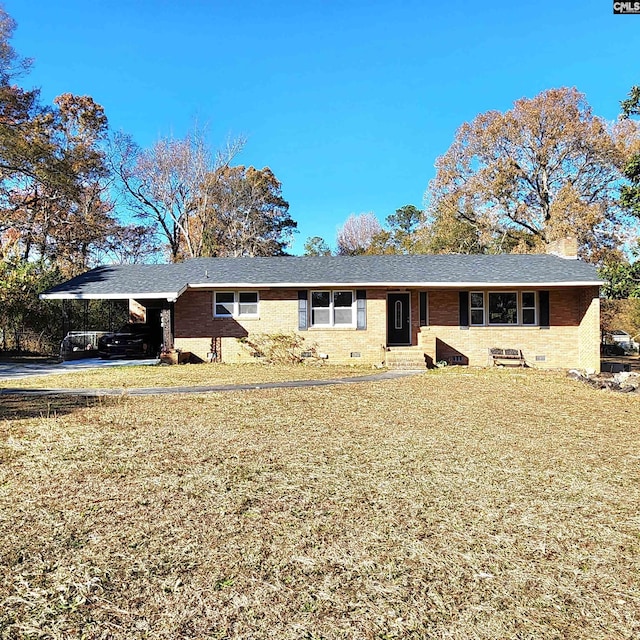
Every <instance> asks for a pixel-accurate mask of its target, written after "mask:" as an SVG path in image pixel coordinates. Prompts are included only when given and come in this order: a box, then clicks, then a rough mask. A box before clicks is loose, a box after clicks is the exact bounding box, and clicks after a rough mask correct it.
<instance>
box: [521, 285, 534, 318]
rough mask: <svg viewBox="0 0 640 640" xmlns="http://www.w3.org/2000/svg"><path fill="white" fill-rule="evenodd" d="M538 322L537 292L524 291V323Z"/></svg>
mask: <svg viewBox="0 0 640 640" xmlns="http://www.w3.org/2000/svg"><path fill="white" fill-rule="evenodd" d="M535 323H536V292H535V291H523V292H522V324H535Z"/></svg>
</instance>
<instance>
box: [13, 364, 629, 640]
mask: <svg viewBox="0 0 640 640" xmlns="http://www.w3.org/2000/svg"><path fill="white" fill-rule="evenodd" d="M47 384H49V383H47ZM9 386H15V385H13V384H11V385H9ZM83 386H84V384H83ZM100 386H102V385H100ZM136 386H145V383H142V382H136ZM639 417H640V397H638V395H637V394H631V395H624V394H613V393H608V392H602V391H596V390H594V389H591V388H590V387H588V386H586V385H582V384H580V383H578V382H574V381H571V380H568V379H566V378H564V377H562V376H559V375H554V374H544V373H540V372H535V371H513V370H507V371H500V370H490V371H484V370H479V371H474V370H470V369H469V370H467V369H458V368H451V369H450V370H442V371H434V372H429V373H425V374H421V375H418V376H415V377H412V378H404V379H399V380H393V381H385V382H369V383H363V384H359V385H355V386H352V385H349V386H335V387H319V388H308V389H273V390H261V391H250V392H237V393H228V394H220V395H218V394H214V395H199V396H177V395H176V396H166V397H160V398H158V397H155V398H154V397H143V398H132V397H126V396H123V397H118V398H98V399H86V398H77V399H74V398H68V397H64V398H62V397H60V398H29V399H23V398H18V397H13V396H12V397H0V539H1V540H2V544H0V566H1V568H2V572H1V574H0V637H2V638H36V637H44V638H65V639H66V638H116V639H120V638H141V639H142V638H153V639H155V638H166V639H167V640H168V639H178V638H184V639H187V638H189V639H191V638H247V639H255V638H281V639H294V638H295V639H301V638H307V639H318V640H319V639H321V638H326V639H330V638H353V639H356V638H358V639H359V638H366V639H369V638H370V639H374V638H377V639H381V640H382V639H389V638H414V639H418V638H453V639H463V638H465V639H466V638H487V639H488V638H545V639H548V638H558V639H560V638H563V639H565V638H570V639H571V638H581V639H582V638H583V639H585V640H586V639H590V640H593V639H597V638H602V639H604V638H629V639H631V638H635V637H639V636H640V587H639V584H638V575H639V572H640V555H639V552H640V517H639V515H638V505H639V504H640V472H639V463H640V437H639V436H640V421H639V420H638V418H639Z"/></svg>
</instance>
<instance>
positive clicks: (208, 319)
mask: <svg viewBox="0 0 640 640" xmlns="http://www.w3.org/2000/svg"><path fill="white" fill-rule="evenodd" d="M259 295H260V303H259V313H260V315H259V318H246V319H244V318H243V319H237V320H236V319H233V318H214V317H213V292H212V291H202V290H197V289H191V290H188V291H186V292H185V293H184V294H183V295H182V296H180V298H179V299H178V301H177V302H176V304H175V315H174V324H175V328H174V331H175V346H176V348H178V349H182V350H184V351H190V352H191V353H194V354H196V355H197V356H198V357H199V358H202V359H203V360H206V358H207V353H208V352H209V351H210V350H211V344H212V339H214V338H220V342H221V352H222V353H221V356H222V360H223V361H224V362H249V361H251V360H252V356H251V355H250V352H249V350H248V349H247V348H246V347H244V346H243V345H242V344H241V343H240V342H239V341H238V338H241V337H246V336H248V335H250V334H258V333H289V332H292V331H296V332H298V290H297V289H295V290H294V289H269V290H261V291H259ZM298 333H300V334H301V335H302V336H303V337H304V339H305V342H306V343H307V344H308V345H309V346H315V347H316V348H317V350H318V351H319V352H320V353H325V354H327V355H328V356H329V357H328V361H329V362H331V363H335V364H345V363H347V364H380V363H382V362H383V361H384V353H383V347H384V345H385V344H386V292H385V291H381V290H369V291H367V329H366V330H357V329H354V328H344V329H338V328H335V329H316V328H309V329H308V330H306V331H300V332H298ZM352 353H353V354H354V355H355V354H358V353H359V354H360V356H359V357H352V355H351V354H352Z"/></svg>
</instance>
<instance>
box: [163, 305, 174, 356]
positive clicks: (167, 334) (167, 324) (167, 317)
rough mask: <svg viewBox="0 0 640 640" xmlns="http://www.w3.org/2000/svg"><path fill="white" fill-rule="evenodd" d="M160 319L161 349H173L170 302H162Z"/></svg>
mask: <svg viewBox="0 0 640 640" xmlns="http://www.w3.org/2000/svg"><path fill="white" fill-rule="evenodd" d="M160 321H161V323H162V350H163V351H165V352H166V351H173V326H172V323H171V303H170V302H169V301H168V300H166V301H163V302H162V309H161V310H160Z"/></svg>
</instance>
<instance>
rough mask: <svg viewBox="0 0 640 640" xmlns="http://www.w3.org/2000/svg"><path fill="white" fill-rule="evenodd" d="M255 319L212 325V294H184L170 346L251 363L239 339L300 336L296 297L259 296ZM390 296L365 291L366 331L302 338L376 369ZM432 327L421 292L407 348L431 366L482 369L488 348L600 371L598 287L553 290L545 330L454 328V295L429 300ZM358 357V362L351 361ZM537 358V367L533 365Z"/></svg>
mask: <svg viewBox="0 0 640 640" xmlns="http://www.w3.org/2000/svg"><path fill="white" fill-rule="evenodd" d="M259 294H260V305H259V311H260V315H259V318H255V319H253V318H250V319H241V320H240V319H239V320H235V319H232V318H214V317H213V292H212V291H204V290H198V289H191V290H188V291H186V292H185V293H184V294H183V295H182V296H180V298H179V299H178V301H177V302H176V304H175V315H174V323H175V329H174V330H175V346H176V347H177V348H179V349H182V350H184V351H190V352H192V353H194V354H196V355H197V356H198V357H200V358H202V359H203V360H205V359H206V357H207V353H208V352H209V351H210V350H211V345H212V340H213V339H219V342H220V345H221V357H222V360H223V361H225V362H242V361H250V360H252V357H251V355H250V353H249V351H248V350H247V349H246V348H245V347H243V346H242V345H241V344H240V343H239V342H238V338H241V337H245V336H248V335H250V334H256V333H277V332H284V333H287V332H291V331H297V327H298V291H297V290H293V289H281V290H279V289H269V290H261V291H260V292H259ZM386 296H387V291H386V290H383V289H369V290H367V329H366V330H357V329H353V328H345V329H315V328H310V329H308V330H307V331H302V332H300V333H301V335H303V336H304V338H305V341H306V342H307V344H309V345H310V346H311V345H314V346H316V348H317V349H318V351H319V352H321V353H326V354H327V355H328V356H329V358H328V362H330V363H336V364H338V363H339V364H344V363H351V364H354V363H359V364H379V363H381V362H383V361H384V352H383V349H384V347H385V346H386V340H387V339H386V334H387V328H386V322H387V320H386V318H387V309H386V306H387V303H386ZM428 296H429V298H428V300H429V302H428V317H429V325H428V326H425V327H421V326H420V316H419V292H418V291H412V292H411V340H412V344H413V345H419V346H421V347H422V348H423V349H424V352H425V353H426V354H427V355H428V356H429V358H430V359H433V360H447V359H451V358H453V357H454V356H458V358H459V361H460V362H461V363H463V364H469V365H472V366H486V365H487V362H488V350H489V348H491V347H500V348H513V349H521V350H522V352H523V354H524V356H525V358H526V359H527V362H528V363H529V364H530V365H531V366H536V367H540V368H572V367H579V368H582V369H596V370H599V366H600V365H599V363H600V360H599V358H600V356H599V342H600V329H599V327H600V325H599V300H598V289H597V287H585V288H566V289H551V290H550V294H549V308H550V327H548V328H544V327H537V326H531V327H528V326H527V327H523V326H517V327H516V326H513V327H468V328H461V327H460V326H459V317H458V291H457V290H433V291H429V293H428ZM356 353H359V354H360V356H359V357H352V354H356ZM536 356H538V359H536ZM542 357H544V359H541V358H542Z"/></svg>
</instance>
